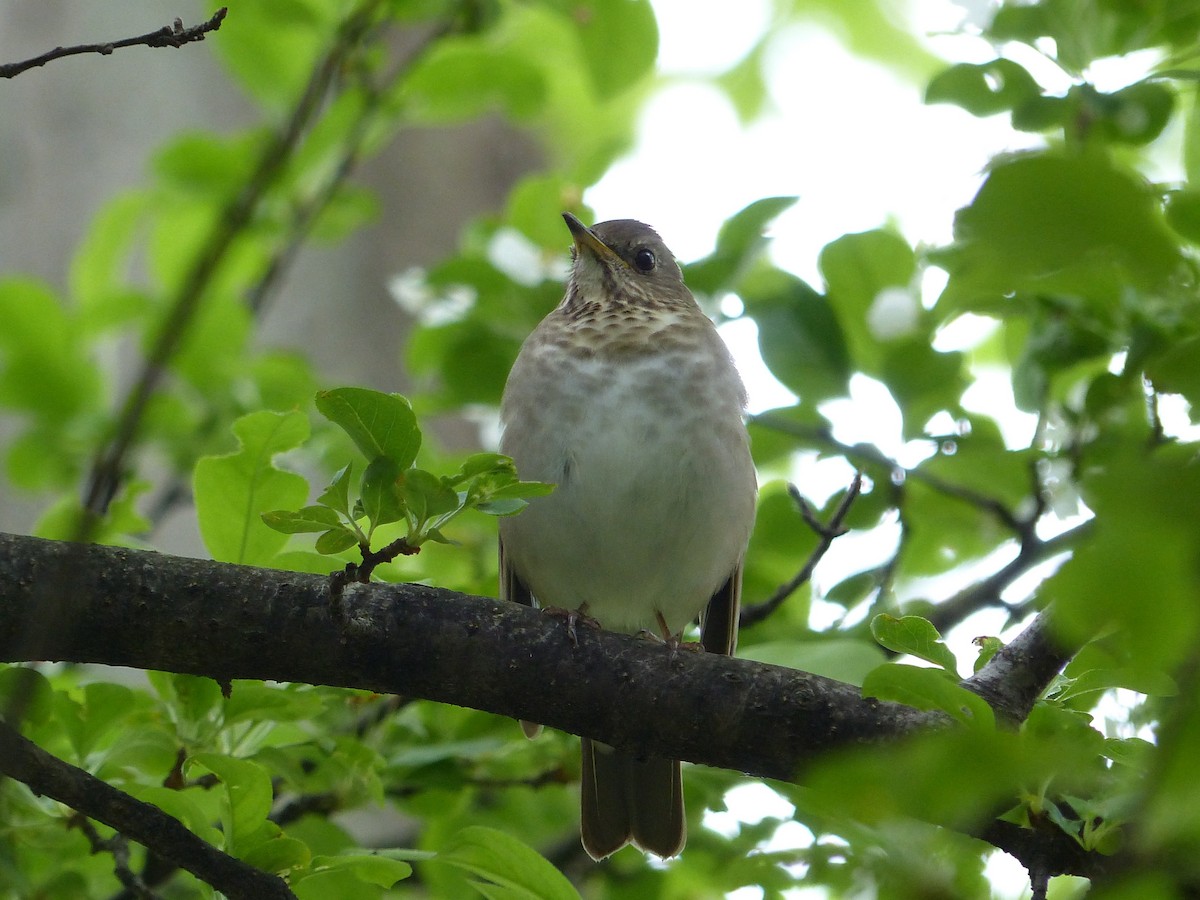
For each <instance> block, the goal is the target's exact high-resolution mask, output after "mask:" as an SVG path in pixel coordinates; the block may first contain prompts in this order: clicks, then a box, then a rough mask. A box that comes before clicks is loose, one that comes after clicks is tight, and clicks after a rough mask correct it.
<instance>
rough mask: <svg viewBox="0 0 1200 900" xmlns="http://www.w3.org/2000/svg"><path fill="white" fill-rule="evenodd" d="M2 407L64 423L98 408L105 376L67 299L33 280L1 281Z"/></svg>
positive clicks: (0, 381) (0, 368)
mask: <svg viewBox="0 0 1200 900" xmlns="http://www.w3.org/2000/svg"><path fill="white" fill-rule="evenodd" d="M0 323H3V326H2V327H0V406H7V407H10V408H13V409H18V410H22V411H25V412H29V413H32V414H33V415H35V416H36V417H37V418H38V419H41V420H43V421H45V422H47V423H62V422H65V421H67V420H69V419H71V418H72V417H73V416H76V415H78V414H79V413H80V412H81V411H83V410H86V409H92V408H95V407H96V405H97V404H98V403H99V402H100V401H99V399H98V398H99V392H100V378H99V373H98V372H97V370H96V367H95V365H94V364H93V363H92V361H91V358H90V351H89V349H88V348H87V347H85V346H84V344H83V343H82V342H81V341H80V340H79V327H78V323H77V322H76V320H75V318H74V316H72V315H71V314H70V313H68V312H67V310H66V308H65V306H64V304H63V302H62V300H61V299H60V298H59V297H58V296H57V295H56V294H55V293H54V292H53V291H51V290H50V288H49V287H48V286H46V285H44V284H42V283H41V282H38V281H35V280H33V279H30V278H8V279H4V280H0Z"/></svg>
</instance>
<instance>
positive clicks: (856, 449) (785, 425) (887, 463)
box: [752, 413, 1031, 537]
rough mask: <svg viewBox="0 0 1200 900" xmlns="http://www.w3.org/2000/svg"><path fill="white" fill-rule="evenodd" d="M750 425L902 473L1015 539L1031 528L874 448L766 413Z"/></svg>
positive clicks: (990, 500) (972, 493)
mask: <svg viewBox="0 0 1200 900" xmlns="http://www.w3.org/2000/svg"><path fill="white" fill-rule="evenodd" d="M752 421H753V422H754V423H755V424H758V425H762V426H763V427H764V428H770V429H772V430H773V431H778V432H780V433H781V434H787V435H791V436H792V437H796V438H800V439H802V440H807V441H812V442H814V443H818V444H823V445H824V446H826V447H829V448H830V449H832V450H834V451H836V452H837V453H839V454H841V455H842V456H844V457H846V459H848V460H850V461H851V462H854V463H871V464H873V465H877V466H882V467H885V468H887V469H889V470H891V471H894V472H902V473H903V475H904V478H905V479H906V480H911V481H917V482H920V483H921V484H924V485H926V486H927V487H930V488H932V489H933V490H935V491H937V492H938V493H939V494H944V495H945V496H947V497H953V498H955V499H957V500H961V501H962V502H964V503H968V504H970V505H971V506H974V507H976V508H977V509H980V510H982V511H984V512H986V513H988V514H989V515H991V516H993V517H994V518H996V519H997V520H998V521H999V522H1000V523H1001V524H1002V525H1004V526H1005V527H1006V528H1008V529H1009V530H1011V531H1012V532H1014V533H1015V534H1016V535H1017V536H1019V537H1020V536H1023V535H1024V534H1025V533H1026V532H1027V531H1028V529H1029V528H1030V527H1031V525H1030V523H1029V522H1027V521H1025V520H1024V519H1021V518H1019V517H1018V516H1017V515H1016V514H1015V513H1013V511H1012V510H1010V509H1009V508H1008V507H1006V506H1005V505H1004V504H1003V503H1001V502H1000V501H999V500H997V499H996V498H995V497H989V496H988V495H986V494H983V493H981V492H979V491H976V490H975V489H974V488H969V487H965V486H964V485H959V484H955V483H954V482H952V481H946V480H945V479H943V478H941V477H940V476H938V475H934V474H932V473H931V472H928V471H926V470H924V469H921V468H912V469H909V468H905V467H904V466H902V465H900V463H898V462H896V460H894V459H892V458H891V457H889V456H888V455H887V454H885V453H884V452H883V451H881V450H879V449H878V448H877V447H873V446H871V445H869V444H847V443H844V442H843V441H839V440H838V439H837V438H835V437H834V436H833V433H832V432H831V431H830V429H828V428H824V427H820V426H811V425H798V424H796V423H795V422H788V421H786V420H783V419H780V418H778V417H775V416H772V415H770V414H769V413H766V414H764V415H761V416H755V417H753V419H752Z"/></svg>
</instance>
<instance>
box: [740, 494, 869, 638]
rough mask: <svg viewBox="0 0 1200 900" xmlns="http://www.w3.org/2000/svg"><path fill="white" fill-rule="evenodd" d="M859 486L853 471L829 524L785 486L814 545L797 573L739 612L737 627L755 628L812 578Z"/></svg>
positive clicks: (840, 530)
mask: <svg viewBox="0 0 1200 900" xmlns="http://www.w3.org/2000/svg"><path fill="white" fill-rule="evenodd" d="M862 486H863V477H862V472H855V473H854V480H853V481H852V482H850V487H849V488H847V489H846V496H845V497H843V498H842V501H841V503H839V504H838V506H837V509H835V510H834V512H833V516H832V517H831V518H830V520H829V524H828V525H825V524H824V523H822V522H821V520H820V519H818V518H817V514H816V512H815V511H814V510H813V508H812V507H811V506H810V505H809V503H808V501H807V500H805V499H804V497H803V495H802V494H801V493H800V491H799V489H797V487H796V486H795V485H794V484H789V485H788V494H790V495H791V498H792V500H793V501H794V502H795V504H796V507H797V508H798V509H799V510H800V515H801V517H802V518H803V519H804V522H805V524H806V525H808V527H809V528H811V529H812V530H813V533H814V534H816V536H817V538H818V541H817V546H816V547H815V548H814V549H813V552H812V553H810V554H809V555H808V559H806V560H805V561H804V565H803V566H801V567H800V570H799V571H798V572H797V573H796V574H795V575H793V576H792V577H791V578H789V579H788V580H787V581H785V582H784V583H783V584H781V585H780V586H779V587H778V588H776V590H775V593H773V594H772V595H771V596H770V597H768V598H767V599H766V600H763V601H762V602H761V603H755V604H753V605H751V606H746V607H744V608H743V609H742V613H741V617H740V621H739V625H740V627H742V628H749V627H750V626H751V625H757V624H758V623H759V622H761V621H762V620H763V619H765V618H767V617H768V616H770V615H771V614H772V613H773V612H775V610H777V609H779V607H780V606H782V605H783V604H784V602H785V601H786V600H787V598H788V597H790V596H791V595H792V594H793V593H795V591H796V589H797V588H798V587H800V585H802V584H804V583H806V582H807V581H808V580H809V579H810V578H812V573H813V570H814V569H816V567H817V563H819V562H820V561H821V560H822V558H824V556H825V554H826V553H828V552H829V548H830V547H832V546H833V542H834V541H835V540H836V539H837V538H839V537H841V536H842V535H843V534H845V533H846V526H845V524H844V523H845V521H846V516H847V514H848V513H849V512H850V507H851V506H852V505H853V504H854V501H855V500H857V499H858V495H859V494H860V493H862Z"/></svg>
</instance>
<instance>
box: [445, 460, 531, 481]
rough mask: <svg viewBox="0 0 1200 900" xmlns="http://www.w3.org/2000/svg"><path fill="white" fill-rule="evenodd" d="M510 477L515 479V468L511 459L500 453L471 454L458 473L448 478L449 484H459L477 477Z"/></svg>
mask: <svg viewBox="0 0 1200 900" xmlns="http://www.w3.org/2000/svg"><path fill="white" fill-rule="evenodd" d="M485 474H486V475H510V476H512V477H513V478H516V477H517V467H516V466H515V465H513V461H512V459H510V458H509V457H507V456H505V455H504V454H502V453H473V454H471V455H470V456H468V457H467V458H466V460H465V461H464V462H463V464H462V465H461V466H459V469H458V472H457V473H455V474H454V475H452V476H451V477H450V483H451V484H454V485H458V484H461V483H462V482H464V481H466V480H467V479H468V478H474V477H475V476H477V475H485Z"/></svg>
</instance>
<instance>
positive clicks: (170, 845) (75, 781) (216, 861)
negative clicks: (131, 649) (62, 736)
mask: <svg viewBox="0 0 1200 900" xmlns="http://www.w3.org/2000/svg"><path fill="white" fill-rule="evenodd" d="M0 771H3V772H4V773H5V774H6V775H8V776H9V777H11V778H15V779H17V780H18V781H22V782H24V783H25V784H27V785H29V787H30V788H31V789H32V790H33V791H34V792H35V793H37V794H41V795H43V796H46V797H52V798H54V799H55V800H57V801H59V802H60V803H64V804H66V805H67V806H69V807H71V808H72V809H74V810H77V811H78V812H81V813H83V814H84V815H86V816H87V817H88V818H91V819H95V820H96V821H98V822H103V823H104V824H105V825H108V826H110V827H112V828H115V829H117V830H118V831H119V832H121V834H123V835H125V837H127V838H130V839H132V840H135V841H137V842H138V843H140V844H144V845H145V846H147V847H152V848H153V849H154V852H155V853H157V854H158V855H159V856H161V857H163V858H164V859H168V860H170V861H171V862H173V863H174V864H175V865H177V866H180V867H181V868H184V869H187V870H188V871H189V872H191V873H192V874H193V875H195V876H196V877H197V878H200V879H203V880H204V881H206V882H208V883H209V884H211V885H212V886H213V887H215V888H217V889H218V890H220V891H222V892H223V893H225V894H226V895H228V896H229V897H234V898H245V900H259V898H262V900H271V898H279V900H286V898H293V897H294V896H295V895H294V894H292V892H291V891H290V890H288V888H287V885H285V884H284V883H283V881H282V880H281V879H279V878H277V877H276V876H274V875H269V874H267V873H265V872H260V871H259V870H258V869H255V868H254V867H253V866H248V865H246V864H245V863H244V862H241V861H239V860H236V859H234V858H233V857H232V856H228V855H226V854H224V853H222V852H221V851H220V850H218V849H217V848H216V847H214V846H212V845H211V844H209V843H208V842H207V841H205V840H202V839H201V838H199V837H197V836H196V835H194V834H192V832H190V831H188V829H187V828H185V827H184V826H183V825H182V824H181V823H180V822H179V820H177V819H174V818H172V817H171V816H169V815H167V814H166V813H164V812H163V811H162V810H160V809H158V807H156V806H152V805H150V804H149V803H143V802H142V801H140V800H136V799H134V798H133V797H130V796H129V795H128V794H126V793H124V792H122V791H119V790H117V789H116V788H114V787H112V786H110V785H108V784H105V783H104V782H103V781H101V780H100V779H98V778H96V777H94V776H92V775H90V774H88V773H87V772H85V771H83V769H77V768H76V767H75V766H72V765H68V764H67V763H65V762H63V761H62V760H60V759H57V758H55V757H53V756H51V755H50V754H49V753H47V752H46V751H45V750H42V749H41V748H40V747H38V746H37V745H36V744H34V743H32V742H31V741H28V740H26V739H25V738H23V737H22V736H21V735H19V734H18V733H17V732H15V731H14V730H13V729H12V728H10V727H9V726H8V725H6V724H4V723H3V722H0Z"/></svg>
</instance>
